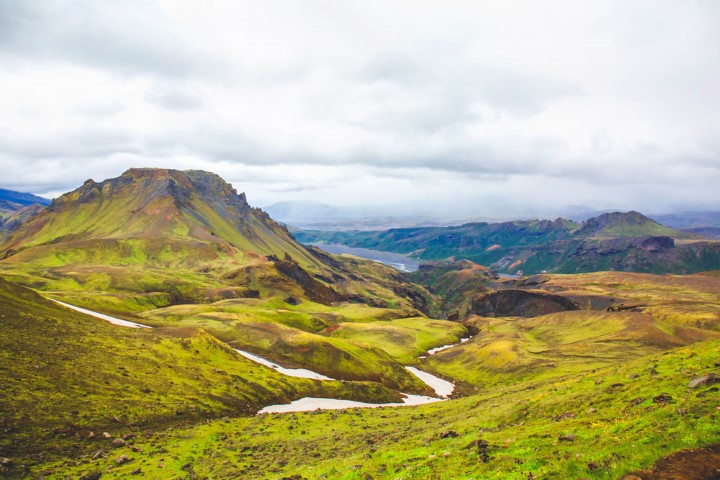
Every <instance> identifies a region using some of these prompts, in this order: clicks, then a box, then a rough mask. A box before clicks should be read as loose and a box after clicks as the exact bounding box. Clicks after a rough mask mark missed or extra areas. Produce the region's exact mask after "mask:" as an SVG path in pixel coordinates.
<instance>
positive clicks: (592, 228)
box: [295, 212, 720, 274]
mask: <svg viewBox="0 0 720 480" xmlns="http://www.w3.org/2000/svg"><path fill="white" fill-rule="evenodd" d="M295 236H296V238H297V239H298V240H300V241H301V242H326V243H341V244H344V245H348V246H351V247H363V248H371V249H377V250H385V251H391V252H398V253H405V254H410V255H412V256H414V257H417V258H419V259H422V260H428V261H431V260H445V259H453V260H459V259H465V260H470V261H472V262H475V263H478V264H481V265H486V266H488V267H491V268H492V269H493V270H495V271H499V272H508V273H517V272H518V271H520V270H522V271H523V272H524V273H526V274H527V273H540V272H543V271H549V272H557V273H581V272H595V271H601V270H618V271H630V272H648V273H693V272H702V271H705V270H712V269H718V268H720V242H717V241H710V240H707V241H701V240H699V239H697V238H696V237H694V236H692V235H690V234H687V233H684V232H680V231H677V230H673V229H670V228H668V227H665V226H663V225H660V224H659V223H657V222H655V221H653V220H650V219H649V218H647V217H645V216H643V215H642V214H640V213H638V212H628V213H607V214H603V215H600V216H598V217H595V218H591V219H589V220H587V221H585V222H583V223H582V224H577V223H574V222H571V221H569V220H564V219H557V220H555V221H550V220H532V221H515V222H506V223H494V224H490V223H468V224H465V225H460V226H453V227H422V228H398V229H391V230H385V231H370V232H365V231H355V232H326V231H302V230H300V231H297V232H296V233H295Z"/></svg>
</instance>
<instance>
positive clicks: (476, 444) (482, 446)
mask: <svg viewBox="0 0 720 480" xmlns="http://www.w3.org/2000/svg"><path fill="white" fill-rule="evenodd" d="M465 448H474V449H476V450H477V453H478V455H479V456H480V461H482V462H483V463H488V462H489V461H490V456H489V455H488V449H489V448H490V444H489V443H488V442H486V441H485V440H483V439H481V438H479V439H477V440H473V441H472V442H470V444H469V445H468V446H467V447H465Z"/></svg>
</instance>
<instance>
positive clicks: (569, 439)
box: [558, 433, 577, 442]
mask: <svg viewBox="0 0 720 480" xmlns="http://www.w3.org/2000/svg"><path fill="white" fill-rule="evenodd" d="M576 439H577V437H576V436H575V435H573V434H572V433H571V434H569V435H563V436H561V437H560V438H558V440H559V441H561V442H574V441H575V440H576Z"/></svg>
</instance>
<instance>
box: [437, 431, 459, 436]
mask: <svg viewBox="0 0 720 480" xmlns="http://www.w3.org/2000/svg"><path fill="white" fill-rule="evenodd" d="M457 436H458V434H457V432H454V431H452V430H448V431H447V432H442V433H441V434H440V438H455V437H457Z"/></svg>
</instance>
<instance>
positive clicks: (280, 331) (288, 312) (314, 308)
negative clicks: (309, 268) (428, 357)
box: [143, 298, 464, 393]
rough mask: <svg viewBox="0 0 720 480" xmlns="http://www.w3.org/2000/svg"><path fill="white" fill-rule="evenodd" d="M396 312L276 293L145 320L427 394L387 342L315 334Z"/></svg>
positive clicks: (180, 308)
mask: <svg viewBox="0 0 720 480" xmlns="http://www.w3.org/2000/svg"><path fill="white" fill-rule="evenodd" d="M394 313H397V312H394ZM392 314H393V312H392V311H389V310H387V309H378V308H371V307H368V306H366V305H356V304H344V305H337V306H332V307H330V306H326V305H321V304H317V303H313V302H309V301H307V300H305V301H303V302H302V303H301V304H300V305H290V304H288V303H286V302H283V301H282V300H280V299H278V298H275V299H270V300H254V299H248V300H228V301H222V302H217V303H214V304H212V305H176V306H172V307H167V308H163V309H157V310H151V311H148V312H145V313H144V314H143V318H144V320H143V321H144V322H145V323H147V324H150V325H154V326H168V327H173V328H177V327H194V328H202V329H203V330H206V331H208V332H210V333H212V334H213V335H215V336H217V337H218V338H220V339H222V340H223V341H225V342H227V343H229V344H231V345H233V346H235V347H237V348H240V349H244V350H249V351H252V352H254V353H258V354H260V355H262V356H265V357H268V358H272V359H273V360H275V361H277V362H279V363H282V364H285V365H287V366H295V367H303V368H308V369H310V370H313V371H316V372H319V373H322V374H324V375H327V376H329V377H331V378H338V379H343V380H368V381H378V382H381V383H383V384H384V385H386V386H388V387H390V388H394V389H398V390H402V391H407V392H422V393H428V390H427V387H426V386H425V385H424V384H423V383H421V382H420V381H419V380H418V379H417V378H416V377H415V376H413V375H412V374H410V373H409V372H407V371H406V370H405V369H404V368H402V366H401V365H400V364H399V363H398V362H397V361H395V360H393V358H391V357H390V356H388V354H387V353H386V352H385V351H383V350H382V349H381V347H382V345H368V344H357V343H355V342H352V341H348V340H346V339H343V338H330V337H326V336H322V335H318V334H317V333H312V332H319V331H320V330H322V329H325V328H327V327H328V326H332V325H336V324H337V323H339V322H341V321H346V320H358V321H360V320H361V321H364V322H367V321H370V320H373V319H376V318H378V317H380V318H382V317H387V316H388V315H392ZM459 328H460V329H463V328H462V327H459ZM463 330H464V329H463ZM442 340H444V339H443V338H440V339H438V340H436V342H440V341H442ZM425 342H429V343H432V342H431V341H429V340H425ZM434 345H438V343H435V344H434ZM413 348H415V347H414V345H413Z"/></svg>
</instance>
